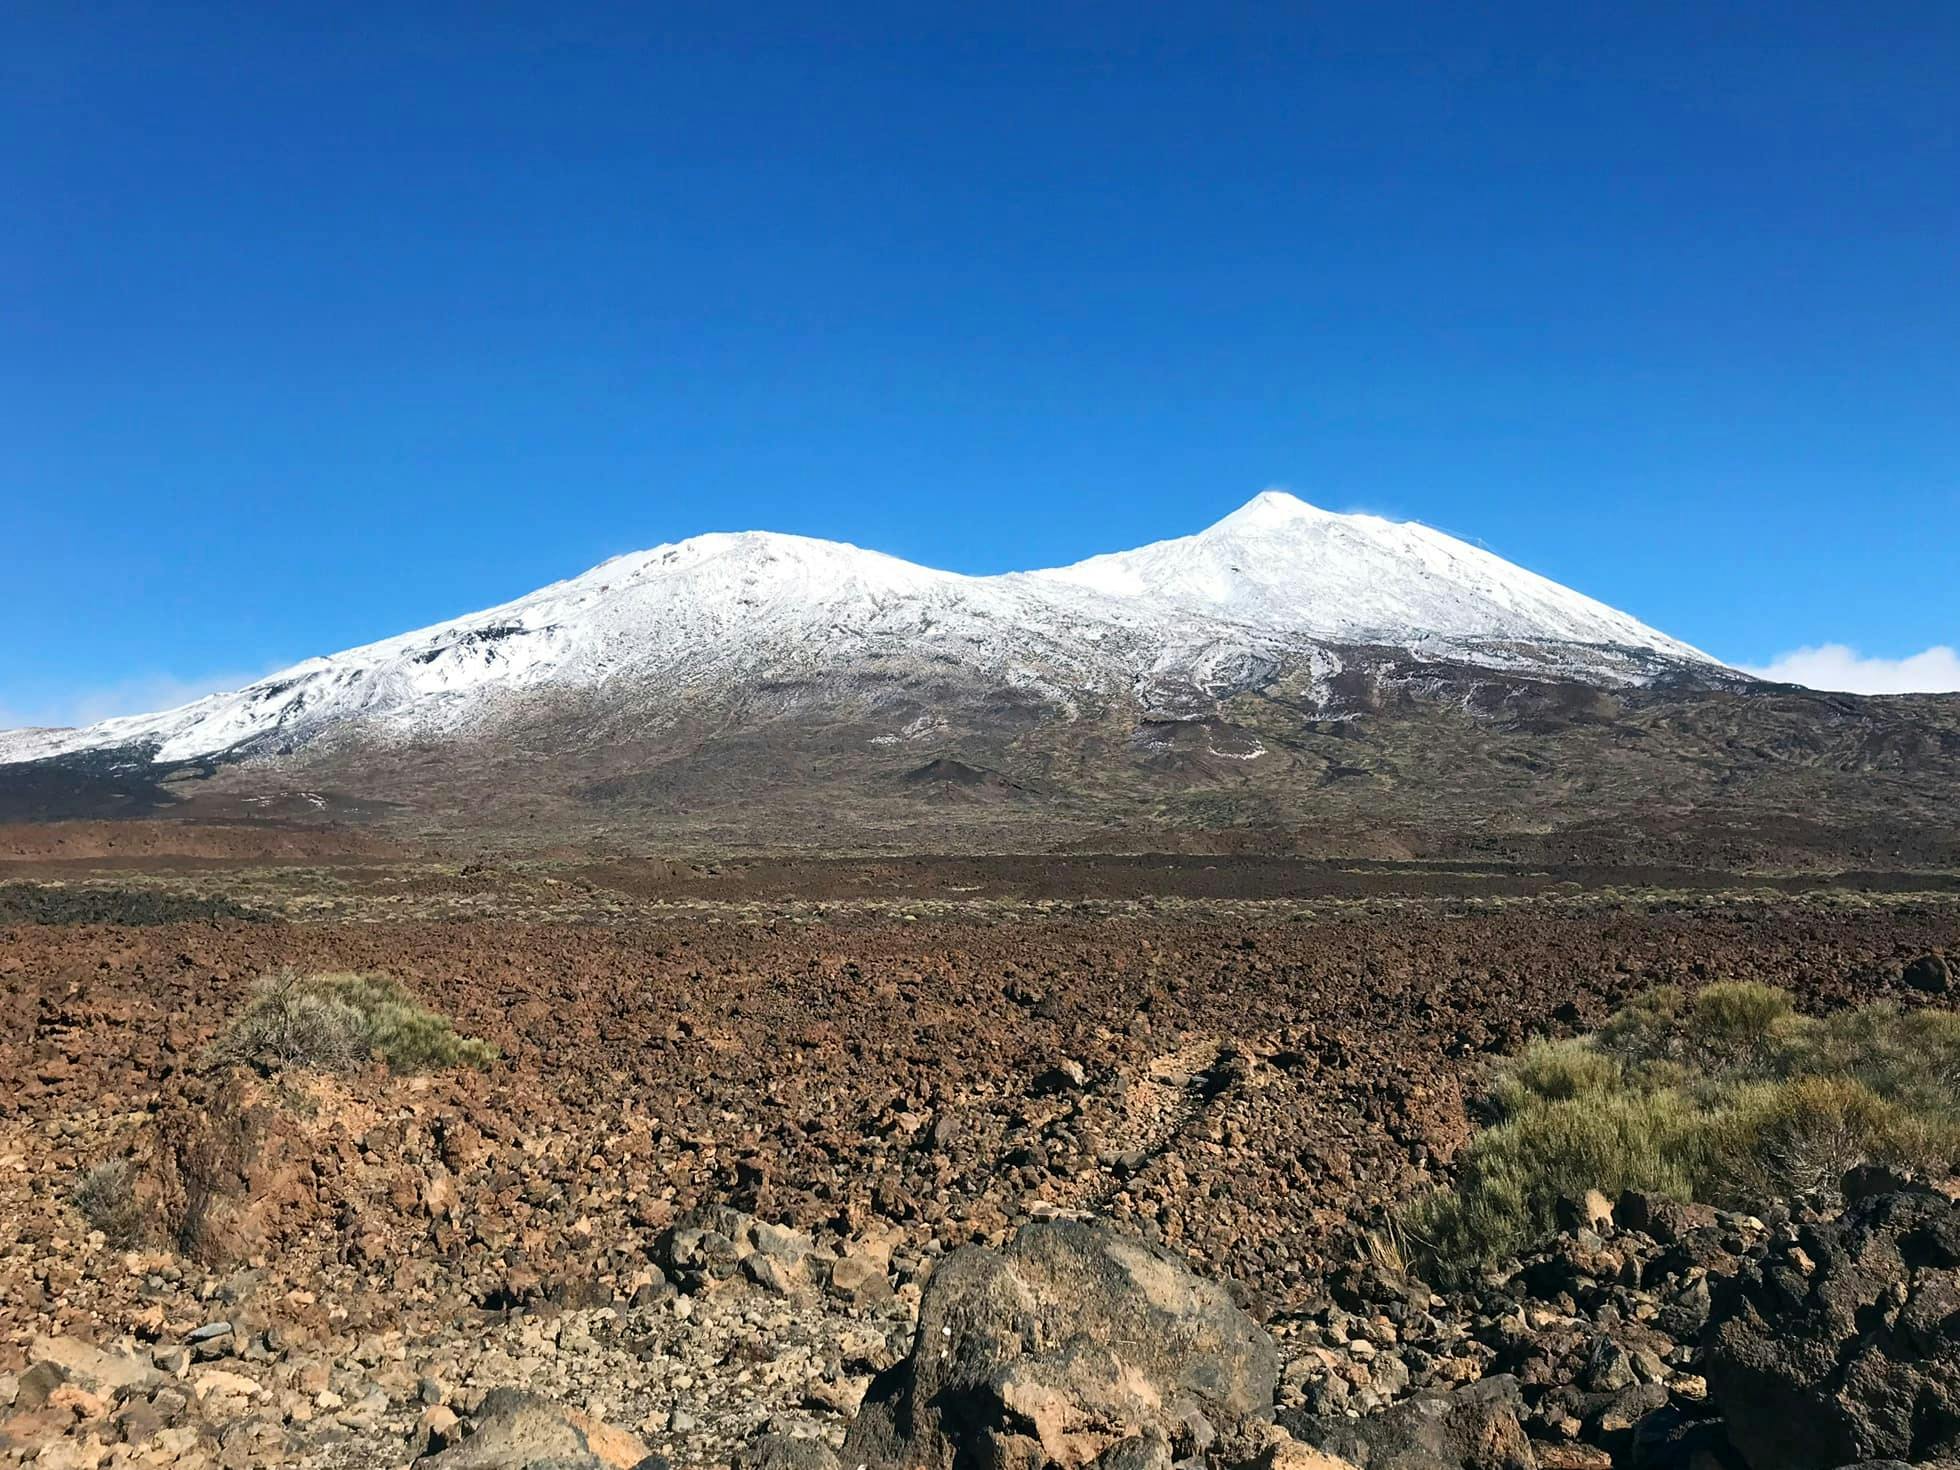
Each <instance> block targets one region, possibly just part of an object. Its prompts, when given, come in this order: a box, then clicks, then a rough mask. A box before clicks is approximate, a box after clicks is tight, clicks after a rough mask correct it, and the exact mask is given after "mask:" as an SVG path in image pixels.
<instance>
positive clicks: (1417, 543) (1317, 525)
mask: <svg viewBox="0 0 1960 1470" xmlns="http://www.w3.org/2000/svg"><path fill="white" fill-rule="evenodd" d="M1034 575H1035V576H1037V577H1039V578H1041V579H1043V580H1046V581H1051V582H1056V583H1064V584H1067V585H1069V586H1074V587H1082V588H1086V589H1088V590H1090V591H1094V592H1101V593H1104V594H1106V595H1109V596H1112V597H1121V598H1128V599H1145V600H1148V601H1150V602H1152V603H1155V604H1157V605H1159V606H1166V607H1177V608H1183V609H1186V610H1188V611H1190V612H1194V613H1202V614H1205V615H1207V616H1210V617H1219V618H1227V619H1230V620H1231V621H1233V622H1238V623H1246V624H1249V625H1252V626H1254V627H1262V628H1276V629H1284V630H1286V631H1287V632H1290V633H1300V634H1306V635H1308V636H1310V637H1314V638H1323V639H1326V640H1328V641H1329V642H1336V643H1382V644H1390V645H1394V646H1397V647H1418V648H1419V647H1424V646H1429V645H1434V644H1438V643H1444V642H1452V641H1461V640H1484V641H1491V642H1496V641H1503V640H1510V641H1515V642H1527V643H1528V642H1540V643H1542V642H1562V643H1579V644H1595V645H1600V646H1605V647H1625V648H1641V649H1648V650H1651V651H1653V652H1655V653H1660V654H1663V655H1665V656H1667V657H1670V658H1678V659H1683V660H1686V661H1689V662H1699V663H1711V662H1713V660H1711V659H1710V658H1709V657H1708V655H1706V654H1704V653H1702V652H1700V651H1699V650H1697V649H1693V648H1690V647H1689V646H1688V645H1687V644H1685V643H1682V642H1679V641H1678V640H1676V639H1673V638H1669V637H1668V636H1667V635H1665V634H1663V633H1658V632H1656V631H1655V630H1654V629H1652V628H1649V627H1647V626H1646V625H1645V624H1644V623H1641V622H1639V621H1637V620H1636V619H1634V618H1630V617H1628V616H1627V615H1626V614H1625V613H1623V612H1619V611H1617V610H1616V609H1614V608H1610V607H1608V606H1606V604H1605V603H1603V602H1595V601H1594V600H1593V599H1592V598H1590V597H1586V596H1584V595H1582V594H1581V593H1578V592H1574V591H1573V590H1572V589H1571V588H1569V587H1561V586H1560V585H1559V584H1558V583H1556V582H1553V581H1550V580H1548V579H1547V578H1544V577H1541V576H1538V575H1537V574H1536V573H1533V572H1528V571H1526V570H1525V569H1524V568H1523V567H1520V566H1515V565H1513V564H1512V563H1510V562H1508V561H1505V560H1504V559H1503V558H1502V557H1499V556H1493V555H1492V554H1491V553H1490V552H1488V551H1485V550H1483V549H1481V548H1480V547H1476V546H1471V545H1469V544H1468V543H1467V542H1463V541H1459V540H1457V539H1456V538H1455V537H1454V536H1446V535H1444V534H1443V533H1442V532H1441V531H1435V530H1431V529H1430V528H1429V527H1428V526H1424V525H1419V524H1417V523H1416V522H1413V521H1399V522H1398V521H1390V520H1384V519H1382V518H1381V517H1380V516H1371V515H1341V514H1338V513H1336V512H1333V511H1326V510H1321V509H1319V508H1317V507H1315V506H1311V505H1308V504H1307V503H1306V502H1305V501H1304V500H1301V499H1299V498H1298V497H1297V496H1293V495H1289V494H1287V493H1286V492H1285V491H1283V490H1268V491H1266V492H1265V493H1264V494H1262V495H1258V496H1255V497H1254V498H1253V499H1252V500H1250V501H1248V502H1247V503H1246V504H1245V505H1243V506H1241V507H1239V509H1237V510H1235V511H1233V512H1232V514H1230V515H1228V516H1227V517H1225V519H1224V520H1222V521H1220V522H1218V524H1217V525H1215V526H1212V527H1210V528H1209V529H1208V530H1204V531H1201V532H1199V533H1198V534H1197V535H1195V536H1181V537H1178V538H1177V539H1176V540H1173V541H1159V542H1156V543H1155V544H1153V545H1150V546H1144V547H1139V548H1138V549H1137V550H1135V551H1117V552H1111V553H1109V554H1108V555H1105V556H1093V557H1090V558H1089V559H1088V560H1087V561H1081V562H1077V563H1076V564H1075V565H1074V566H1069V567H1060V568H1057V569H1056V570H1054V571H1049V572H1037V573H1035V574H1034Z"/></svg>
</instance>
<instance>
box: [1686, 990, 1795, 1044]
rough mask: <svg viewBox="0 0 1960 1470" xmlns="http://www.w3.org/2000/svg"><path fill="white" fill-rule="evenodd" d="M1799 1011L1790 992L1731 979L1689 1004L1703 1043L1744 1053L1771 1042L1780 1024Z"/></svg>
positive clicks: (1690, 1018)
mask: <svg viewBox="0 0 1960 1470" xmlns="http://www.w3.org/2000/svg"><path fill="white" fill-rule="evenodd" d="M1795 1012H1796V1007H1795V1006H1794V1005H1792V1004H1791V1003H1790V995H1789V992H1788V991H1784V990H1779V989H1777V988H1776V987H1775V986H1774V985H1759V984H1757V983H1756V982H1754V981H1752V980H1731V981H1724V982H1722V983H1721V984H1718V985H1711V986H1709V987H1708V988H1707V989H1706V990H1704V991H1702V992H1701V993H1700V994H1699V995H1697V996H1696V997H1695V998H1694V1001H1693V1002H1692V1003H1691V1004H1690V1005H1689V1007H1688V1023H1689V1025H1690V1026H1691V1027H1692V1028H1693V1030H1692V1033H1691V1039H1692V1040H1693V1041H1695V1042H1696V1043H1698V1044H1699V1045H1701V1046H1703V1047H1707V1048H1710V1049H1713V1050H1716V1051H1720V1052H1726V1053H1728V1054H1729V1055H1731V1056H1741V1055H1744V1054H1746V1053H1748V1052H1750V1051H1751V1050H1753V1049H1755V1048H1757V1047H1761V1046H1763V1045H1764V1044H1765V1043H1767V1042H1768V1041H1769V1039H1770V1033H1771V1032H1772V1030H1773V1029H1774V1028H1775V1026H1776V1023H1777V1022H1779V1021H1781V1020H1782V1019H1783V1018H1784V1017H1785V1016H1789V1015H1793V1014H1795Z"/></svg>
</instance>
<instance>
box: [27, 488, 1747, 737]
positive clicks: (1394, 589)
mask: <svg viewBox="0 0 1960 1470" xmlns="http://www.w3.org/2000/svg"><path fill="white" fill-rule="evenodd" d="M1343 644H1359V645H1372V646H1382V647H1389V648H1395V649H1401V650H1403V651H1407V652H1411V653H1417V654H1424V655H1429V656H1436V657H1443V658H1448V659H1453V660H1457V661H1461V662H1465V663H1469V664H1473V665H1482V666H1488V667H1493V668H1514V669H1515V668H1532V667H1535V668H1538V669H1541V670H1543V671H1547V672H1551V673H1555V674H1557V675H1559V676H1561V677H1574V678H1579V679H1582V680H1585V681H1589V682H1596V683H1600V684H1605V685H1622V684H1637V683H1642V682H1646V681H1648V680H1650V679H1652V678H1654V677H1658V676H1661V675H1664V674H1667V673H1669V672H1673V671H1679V670H1682V669H1688V670H1693V671H1694V672H1696V673H1699V674H1702V675H1705V676H1710V677H1727V676H1728V671H1726V670H1724V669H1723V668H1722V666H1720V665H1719V664H1717V663H1716V662H1715V661H1714V660H1713V659H1710V658H1709V657H1708V656H1707V655H1706V654H1703V653H1701V652H1699V651H1698V650H1696V649H1693V648H1691V647H1689V646H1688V645H1687V644H1685V643H1682V642H1680V641H1679V640H1676V639H1673V638H1670V637H1669V636H1667V635H1666V634H1663V633H1661V632H1659V631H1658V630H1656V629H1652V628H1649V627H1647V626H1646V625H1645V624H1642V623H1640V622H1638V621H1637V620H1636V619H1634V618H1632V617H1630V616H1628V615H1627V614H1624V613H1621V612H1619V611H1617V610H1615V609H1612V608H1609V607H1607V606H1606V605H1604V604H1602V603H1599V602H1596V601H1595V600H1593V599H1591V598H1588V597H1586V596H1584V595H1583V594H1581V593H1578V592H1575V591H1572V590H1571V589H1568V588H1564V587H1561V586H1559V585H1558V584H1556V583H1553V582H1551V581H1549V580H1548V579H1545V578H1543V577H1539V576H1538V575H1537V574H1535V573H1532V572H1529V571H1526V570H1525V569H1524V568H1521V567H1517V566H1514V565H1513V564H1511V563H1509V562H1505V561H1503V560H1502V559H1501V558H1498V557H1496V556H1494V555H1492V554H1491V553H1489V552H1486V551H1483V550H1481V549H1479V548H1476V547H1473V546H1471V545H1469V544H1468V543H1466V542H1462V541H1459V540H1457V539H1456V538H1454V537H1449V536H1446V535H1444V534H1443V533H1441V532H1437V531H1433V530H1431V529H1430V528H1427V527H1421V526H1417V525H1416V524H1415V523H1412V522H1391V521H1386V520H1383V519H1381V518H1379V517H1373V516H1355V515H1343V514H1340V513H1337V512H1331V511H1324V510H1320V509H1318V508H1317V507H1314V506H1311V505H1308V504H1307V503H1306V502H1305V501H1302V500H1300V499H1298V498H1297V497H1294V496H1292V495H1290V494H1287V493H1285V492H1282V491H1271V490H1269V491H1266V492H1264V493H1262V494H1261V495H1259V496H1256V497H1254V498H1253V499H1252V500H1251V501H1249V502H1247V504H1246V505H1244V506H1242V507H1240V508H1239V509H1238V510H1237V511H1234V512H1232V513H1231V514H1230V515H1228V516H1226V517H1224V518H1223V519H1222V520H1220V521H1218V522H1216V523H1214V524H1213V525H1212V526H1210V527H1207V528H1206V529H1205V530H1203V531H1201V532H1198V533H1196V534H1195V535H1193V536H1189V537H1182V538H1176V539H1174V540H1170V541H1163V542H1157V543H1153V544H1151V545H1149V546H1145V547H1140V548H1137V549H1136V550H1134V551H1128V552H1115V553H1107V554H1105V555H1103V556H1100V557H1092V558H1089V559H1087V560H1086V561H1083V562H1078V563H1075V564H1073V565H1072V566H1067V567H1058V568H1050V569H1044V570H1036V571H1030V572H1007V573H1001V574H997V575H993V576H980V577H976V576H967V575H964V574H961V573H956V572H948V571H941V570H938V569H935V568H931V567H925V566H921V565H919V564H916V563H913V562H909V561H905V560H903V559H901V558H899V557H895V556H891V555H889V554H887V553H884V552H879V551H874V550H869V549H866V548H862V547H857V546H852V545H850V544H848V543H844V542H836V541H826V540H820V539H817V538H812V537H803V536H792V535H786V534H784V533H779V532H765V531H741V532H711V533H708V534H705V535H701V536H695V537H690V538H688V539H686V540H684V541H680V542H675V543H671V544H667V545H663V546H657V547H653V548H649V549H648V550H645V551H638V552H629V553H626V554H625V555H622V556H618V557H613V558H611V559H609V560H607V561H605V562H602V563H600V564H599V565H598V566H596V567H593V568H592V569H590V570H589V571H586V572H583V573H580V574H579V575H577V576H574V577H571V578H567V579H564V580H562V581H559V582H555V583H551V584H549V585H547V586H545V587H541V588H539V589H537V590H536V591H534V592H531V593H527V594H525V595H524V596H522V597H519V598H515V599H512V600H511V601H509V602H505V603H501V604H498V605H496V606H493V607H490V608H485V609H482V610H479V611H477V612H473V613H468V614H464V615H463V616H461V617H457V618H452V619H448V620H446V621H443V622H439V623H435V624H431V625H429V626H427V627H424V628H419V629H415V630H411V631H410V632H406V633H402V634H398V635H396V636H394V637H392V638H387V639H382V640H378V641H376V642H373V643H369V644H364V645H360V646H358V647H355V648H350V649H346V650H343V651H342V652H340V653H336V654H331V655H326V656H322V657H318V658H313V659H308V660H305V661H303V662H302V663H299V664H296V665H293V666H292V667H290V668H287V669H283V670H280V671H278V672H277V673H274V674H271V675H268V676H267V677H266V678H264V679H261V680H257V681H254V682H253V683H251V684H248V685H246V686H245V687H244V688H243V689H240V690H237V691H230V692H226V693H221V694H215V695H210V696H207V697H205V698H204V699H201V700H197V701H193V702H192V703H190V704H187V705H184V706H180V707H178V708H176V709H173V710H165V711H158V712H155V713H152V714H144V715H133V716H124V717H120V718H117V719H113V720H108V721H103V722H100V723H98V724H96V725H92V726H88V727H84V728H82V729H78V730H23V731H11V732H0V763H20V762H29V761H37V760H44V759H49V758H54V757H60V756H67V755H73V754H76V753H78V752H84V751H89V750H106V749H116V748H124V747H144V746H148V747H150V748H151V753H152V757H153V758H155V759H159V760H166V761H174V760H187V759H197V758H209V757H216V756H222V755H224V754H226V753H227V752H232V751H252V750H254V749H255V748H263V747H265V746H266V745H267V744H268V743H275V742H276V743H281V744H287V745H290V744H293V743H305V742H308V741H311V740H313V739H316V738H319V737H321V736H322V735H326V734H330V733H334V732H336V731H337V732H340V733H345V732H347V731H348V730H350V729H353V728H355V727H360V728H362V729H363V730H365V731H367V732H369V733H370V734H373V735H377V736H380V737H382V738H408V737H421V736H427V735H443V734H445V733H449V734H453V733H456V732H459V731H462V730H464V729H469V728H475V727H478V726H480V725H482V724H484V723H485V722H487V721H494V719H495V718H496V717H497V716H498V714H499V713H500V712H501V711H502V708H503V707H504V706H506V705H509V704H511V703H514V702H517V701H520V700H522V699H524V698H526V697H528V696H532V695H535V694H537V693H539V692H541V691H546V690H550V689H553V688H558V689H563V690H569V689H578V690H590V689H593V688H595V687H601V686H604V685H606V684H608V683H609V682H613V681H624V682H628V683H630V682H632V681H636V680H637V681H639V682H641V683H643V684H645V685H646V686H647V687H649V688H658V689H662V690H666V691H671V692H673V693H674V694H676V695H677V696H690V695H693V694H695V693H698V692H700V691H702V690H704V689H707V690H715V691H725V690H726V689H727V688H732V687H734V686H737V685H740V684H744V683H747V684H758V683H767V682H770V681H778V680H781V679H783V678H786V677H789V678H809V677H819V676H821V677H828V678H831V679H833V680H837V681H841V682H842V683H843V684H847V685H848V684H850V683H852V682H853V681H854V680H856V679H858V678H859V677H860V676H861V675H864V674H865V673H866V672H867V670H869V669H871V668H874V667H876V666H878V665H880V664H883V665H885V666H886V667H888V668H889V667H895V666H896V665H897V664H898V663H900V662H904V661H907V660H910V661H914V662H922V663H925V664H940V665H946V664H957V665H963V666H966V667H968V668H970V669H971V670H972V671H973V672H974V673H975V674H976V676H978V677H981V678H984V679H987V680H993V681H1000V682H1004V683H1005V684H1007V685H1009V686H1012V687H1018V688H1020V689H1022V690H1024V691H1026V692H1028V693H1029V694H1031V695H1032V696H1034V697H1036V698H1038V699H1040V700H1042V701H1045V702H1046V703H1048V704H1049V705H1051V706H1052V707H1053V708H1054V709H1055V710H1057V711H1058V712H1060V713H1061V714H1062V715H1064V716H1065V717H1072V715H1073V713H1074V709H1075V706H1076V705H1077V704H1078V703H1079V701H1080V699H1081V697H1082V696H1083V695H1084V694H1085V693H1086V692H1088V691H1092V690H1093V691H1102V692H1109V691H1119V690H1124V689H1127V690H1128V691H1129V692H1130V693H1131V694H1133V695H1135V696H1136V697H1137V698H1138V699H1139V701H1140V703H1141V704H1142V705H1143V706H1144V707H1145V708H1147V709H1158V710H1160V711H1161V710H1169V711H1172V712H1177V711H1179V710H1182V709H1184V708H1185V707H1186V706H1189V705H1193V704H1201V703H1203V702H1204V701H1205V700H1206V699H1207V698H1210V697H1215V696H1218V695H1221V694H1226V693H1229V692H1231V691H1233V690H1236V689H1239V688H1244V687H1248V686H1249V685H1251V684H1252V683H1256V682H1257V680H1258V679H1260V678H1261V677H1264V676H1266V675H1268V674H1270V673H1271V672H1273V671H1274V670H1276V669H1278V668H1279V667H1281V666H1282V665H1285V664H1288V663H1298V664H1305V665H1307V666H1309V667H1311V666H1313V665H1315V664H1316V662H1317V663H1318V664H1319V665H1320V666H1321V669H1322V672H1323V673H1324V674H1325V675H1327V676H1332V675H1333V674H1335V673H1338V672H1339V668H1340V655H1339V653H1338V652H1336V651H1334V646H1336V645H1343Z"/></svg>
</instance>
